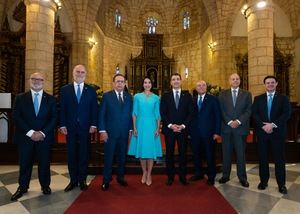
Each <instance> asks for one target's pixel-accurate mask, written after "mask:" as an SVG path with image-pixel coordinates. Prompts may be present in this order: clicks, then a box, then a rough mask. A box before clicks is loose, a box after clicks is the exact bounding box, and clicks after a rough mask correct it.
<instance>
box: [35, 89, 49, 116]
mask: <svg viewBox="0 0 300 214" xmlns="http://www.w3.org/2000/svg"><path fill="white" fill-rule="evenodd" d="M47 102H48V95H47V94H46V93H45V92H43V96H42V100H41V105H40V109H39V112H38V115H37V117H38V116H39V115H40V114H41V113H42V112H43V111H45V109H46V107H47Z"/></svg>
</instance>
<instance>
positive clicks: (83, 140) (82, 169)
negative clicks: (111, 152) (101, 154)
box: [67, 128, 90, 184]
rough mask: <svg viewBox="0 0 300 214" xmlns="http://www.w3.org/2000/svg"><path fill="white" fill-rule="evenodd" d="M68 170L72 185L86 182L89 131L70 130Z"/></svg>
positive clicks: (68, 138)
mask: <svg viewBox="0 0 300 214" xmlns="http://www.w3.org/2000/svg"><path fill="white" fill-rule="evenodd" d="M67 149H68V169H69V174H70V178H71V183H73V184H77V183H78V182H83V181H85V180H86V177H87V174H88V163H89V150H90V134H89V130H79V128H78V130H71V131H70V130H68V134H67Z"/></svg>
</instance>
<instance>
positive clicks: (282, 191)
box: [278, 185, 287, 194]
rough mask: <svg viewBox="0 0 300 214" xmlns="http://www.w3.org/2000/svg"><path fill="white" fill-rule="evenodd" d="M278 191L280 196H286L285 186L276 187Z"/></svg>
mask: <svg viewBox="0 0 300 214" xmlns="http://www.w3.org/2000/svg"><path fill="white" fill-rule="evenodd" d="M278 191H279V192H280V193H281V194H287V189H286V186H284V185H283V186H280V187H278Z"/></svg>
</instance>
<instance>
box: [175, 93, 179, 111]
mask: <svg viewBox="0 0 300 214" xmlns="http://www.w3.org/2000/svg"><path fill="white" fill-rule="evenodd" d="M175 105H176V109H178V105H179V91H176V94H175Z"/></svg>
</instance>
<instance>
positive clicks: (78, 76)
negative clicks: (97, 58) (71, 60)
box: [73, 65, 87, 84]
mask: <svg viewBox="0 0 300 214" xmlns="http://www.w3.org/2000/svg"><path fill="white" fill-rule="evenodd" d="M86 73H87V71H86V68H85V67H84V65H76V66H75V67H74V69H73V79H74V81H75V82H76V83H78V84H80V83H83V82H84V81H85V78H86Z"/></svg>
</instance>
